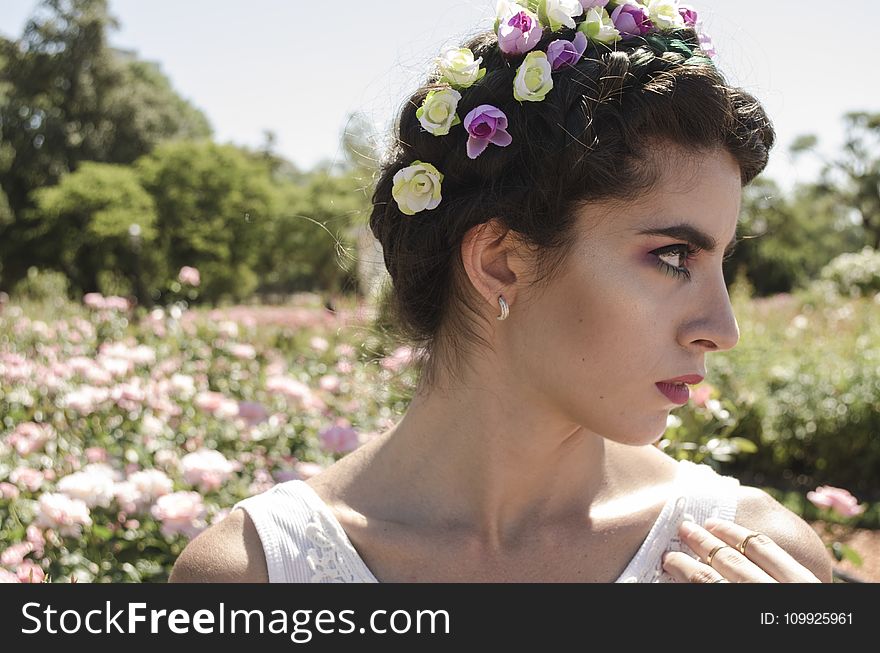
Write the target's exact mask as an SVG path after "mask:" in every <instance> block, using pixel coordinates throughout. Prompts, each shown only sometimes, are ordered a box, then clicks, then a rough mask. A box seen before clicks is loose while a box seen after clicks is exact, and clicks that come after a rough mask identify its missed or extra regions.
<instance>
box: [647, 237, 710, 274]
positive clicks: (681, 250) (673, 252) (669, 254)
mask: <svg viewBox="0 0 880 653" xmlns="http://www.w3.org/2000/svg"><path fill="white" fill-rule="evenodd" d="M699 252H700V248H699V247H694V246H693V245H689V244H687V243H679V244H677V245H668V246H666V247H661V248H660V249H655V250H654V251H653V252H651V253H652V254H654V255H656V256H657V267H659V268H660V269H661V270H662V271H663V272H665V273H666V274H671V275H672V276H674V277H684V278H685V280H687V281H690V279H691V271H690V270H688V269H687V268H686V267H681V266H679V265H672V264H670V263H667V261H668V260H676V259H678V261H679V262H680V263H682V264H683V263H686V262H687V261H690V260H691V259H692V258H693V257H694V256H696V255H697V254H698V253H699Z"/></svg>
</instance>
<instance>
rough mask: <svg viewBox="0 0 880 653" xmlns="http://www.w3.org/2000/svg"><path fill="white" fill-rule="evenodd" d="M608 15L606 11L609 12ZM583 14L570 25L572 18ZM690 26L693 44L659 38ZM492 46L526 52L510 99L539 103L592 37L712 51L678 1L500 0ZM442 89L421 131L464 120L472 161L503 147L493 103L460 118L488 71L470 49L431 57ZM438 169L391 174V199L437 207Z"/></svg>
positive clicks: (428, 101)
mask: <svg viewBox="0 0 880 653" xmlns="http://www.w3.org/2000/svg"><path fill="white" fill-rule="evenodd" d="M609 12H610V13H609ZM581 16H583V17H584V18H583V20H582V21H580V22H578V23H576V22H575V18H579V17H581ZM563 27H567V28H569V29H575V28H577V34H575V37H574V38H573V39H572V40H571V41H569V40H566V39H557V40H555V41H552V42H551V43H550V44H548V46H547V50H546V52H544V51H541V50H535V47H536V46H537V45H538V43H540V41H541V39H542V38H543V36H544V33H545V30H546V29H549V30H550V32H551V33H553V32H556V31H559V30H561V29H562V28H563ZM684 28H693V29H694V30H695V31H696V32H697V35H698V37H699V46H700V47H699V48H698V49H695V48H692V47H691V46H690V45H689V44H687V43H685V42H684V41H682V40H681V39H676V38H671V39H667V40H664V39H661V38H659V35H660V34H661V33H662V32H670V31H674V30H678V29H684ZM495 34H496V36H497V37H498V47H499V48H500V50H501V52H502V53H503V54H504V55H505V56H506V57H509V58H513V57H518V56H520V55H523V54H525V55H526V56H525V58H524V59H523V61H522V63H521V64H520V65H519V67H518V68H517V71H516V76H515V78H514V80H513V97H514V98H515V99H516V100H517V101H518V102H519V103H520V104H522V103H523V102H541V101H542V100H544V98H545V97H547V94H548V93H549V92H550V91H551V90H552V89H553V73H554V72H556V71H558V70H562V69H564V68H566V67H567V66H574V65H576V64H577V63H578V62H579V61H580V60H581V58H582V57H583V56H584V52H586V49H587V45H588V43H589V42H590V41H593V42H596V43H601V44H603V45H611V44H614V43H616V42H617V41H620V40H621V39H623V38H624V37H631V36H641V37H643V38H644V39H645V40H646V41H648V42H649V43H651V44H652V45H653V46H654V47H655V48H657V49H658V50H659V51H667V50H671V51H673V52H678V53H679V54H681V55H683V56H684V57H685V58H686V59H690V58H691V57H700V58H701V60H708V61H711V57H713V56H714V55H715V50H714V48H713V46H712V41H711V39H710V38H709V37H708V36H707V35H706V34H705V33H703V32H702V31H701V29H700V25H699V24H698V17H697V12H696V11H695V10H694V9H692V8H691V7H689V6H687V5H681V4H679V0H642V1H641V2H639V1H638V0H499V2H498V8H497V12H496V18H495ZM437 62H438V64H439V67H440V73H441V77H440V79H439V80H438V84H439V85H440V86H441V88H438V89H436V90H432V91H430V92H429V93H428V95H427V96H426V97H425V99H424V101H423V102H422V105H421V106H420V107H419V108H418V109H417V110H416V117H417V118H418V120H419V123H420V124H421V126H422V128H423V129H424V130H425V131H427V132H429V133H430V134H433V135H434V136H446V135H447V134H449V131H450V129H452V128H453V127H455V126H457V125H459V124H463V127H464V129H465V131H466V132H467V134H468V140H467V147H466V151H467V156H468V158H470V159H476V158H477V157H478V156H480V155H481V154H482V153H483V152H485V151H486V149H487V148H488V147H489V146H490V145H495V146H497V147H507V146H508V145H510V144H511V143H512V142H513V137H512V136H511V135H510V134H509V133H508V132H507V116H506V115H505V114H504V112H503V111H502V110H501V109H499V108H498V107H495V106H493V105H491V104H481V105H480V106H478V107H476V108H474V109H473V110H471V111H470V112H469V113H468V114H467V115H466V116H465V118H464V121H462V120H461V119H460V118H459V117H458V114H457V113H456V111H457V108H458V103H459V101H460V100H461V98H462V95H461V92H460V91H464V90H466V89H468V88H470V87H472V86H473V85H474V84H476V83H477V82H479V81H480V80H481V79H482V78H483V76H484V75H485V74H486V69H485V68H480V64H481V63H482V62H483V58H482V57H480V58H478V59H474V53H473V52H472V51H471V50H469V49H468V48H459V49H451V50H447V51H446V52H445V53H444V54H443V55H442V56H441V57H440V58H439V59H438V60H437ZM442 182H443V174H442V173H441V172H440V171H439V170H437V168H436V167H434V166H433V165H432V164H430V163H426V162H424V161H418V160H417V161H413V162H412V164H411V165H409V166H408V167H406V168H404V169H402V170H400V171H398V172H397V173H396V174H395V175H394V179H393V188H392V191H391V194H392V196H393V197H394V199H395V201H396V202H397V205H398V207H399V208H400V211H401V212H402V213H404V214H406V215H415V214H416V213H419V212H421V211H424V210H431V209H435V208H437V206H439V205H440V201H441V199H442V195H441V184H442Z"/></svg>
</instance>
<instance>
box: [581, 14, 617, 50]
mask: <svg viewBox="0 0 880 653" xmlns="http://www.w3.org/2000/svg"><path fill="white" fill-rule="evenodd" d="M578 31H580V32H583V33H584V35H586V37H587V38H589V39H592V40H593V41H598V42H599V43H604V44H606V45H608V44H611V43H615V42H617V41H619V40H620V38H621V37H620V31H619V30H618V29H617V28H616V27H615V26H614V21H613V20H611V16H610V15H608V11H607V10H606V9H605V8H604V7H592V8H590V9H588V10H587V17H586V19H585V20H584V22H582V23H581V24H580V25H579V26H578Z"/></svg>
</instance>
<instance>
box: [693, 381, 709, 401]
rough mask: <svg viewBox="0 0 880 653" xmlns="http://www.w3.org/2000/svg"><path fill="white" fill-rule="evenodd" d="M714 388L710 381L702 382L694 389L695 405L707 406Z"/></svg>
mask: <svg viewBox="0 0 880 653" xmlns="http://www.w3.org/2000/svg"><path fill="white" fill-rule="evenodd" d="M712 390H714V388H713V387H712V386H711V385H709V384H708V383H701V384H700V385H698V386H696V387H695V388H694V389H693V392H692V394H691V401H692V402H693V404H694V405H695V406H705V405H706V402H707V401H708V400H709V397H711V396H712Z"/></svg>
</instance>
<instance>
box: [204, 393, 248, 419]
mask: <svg viewBox="0 0 880 653" xmlns="http://www.w3.org/2000/svg"><path fill="white" fill-rule="evenodd" d="M193 403H194V404H195V405H196V407H197V408H200V409H202V410H204V411H205V412H207V413H211V414H212V415H214V416H216V417H220V418H225V417H235V416H237V415H238V403H237V402H236V401H235V400H234V399H229V398H227V397H226V396H224V395H223V394H221V393H219V392H213V391H206V392H200V393H199V394H197V395H196V398H195V399H194V400H193Z"/></svg>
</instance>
